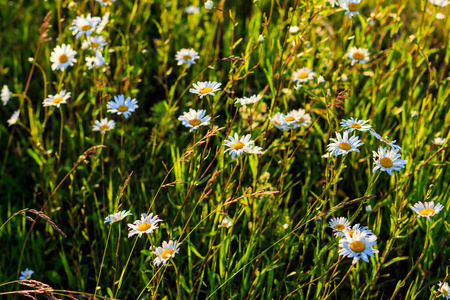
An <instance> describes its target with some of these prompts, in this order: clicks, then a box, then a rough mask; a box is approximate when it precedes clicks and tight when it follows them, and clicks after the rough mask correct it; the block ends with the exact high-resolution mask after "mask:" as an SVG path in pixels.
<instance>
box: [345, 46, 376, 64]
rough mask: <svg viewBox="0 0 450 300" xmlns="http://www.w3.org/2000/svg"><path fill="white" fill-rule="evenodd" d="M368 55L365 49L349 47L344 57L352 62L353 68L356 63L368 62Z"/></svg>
mask: <svg viewBox="0 0 450 300" xmlns="http://www.w3.org/2000/svg"><path fill="white" fill-rule="evenodd" d="M369 55H370V53H369V50H367V49H364V48H356V47H351V48H350V49H349V50H348V52H347V54H346V55H345V56H347V58H350V59H351V60H352V66H353V65H355V64H356V63H360V64H365V63H366V62H368V61H369Z"/></svg>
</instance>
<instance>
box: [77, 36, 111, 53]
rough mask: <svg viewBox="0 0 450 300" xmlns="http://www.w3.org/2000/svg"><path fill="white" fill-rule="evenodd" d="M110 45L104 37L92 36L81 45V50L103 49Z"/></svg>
mask: <svg viewBox="0 0 450 300" xmlns="http://www.w3.org/2000/svg"><path fill="white" fill-rule="evenodd" d="M107 44H108V43H107V42H106V39H105V37H104V36H102V35H96V36H90V37H88V38H87V39H86V40H84V41H83V43H82V44H81V49H84V50H86V49H91V50H95V49H103V48H105V46H106V45H107Z"/></svg>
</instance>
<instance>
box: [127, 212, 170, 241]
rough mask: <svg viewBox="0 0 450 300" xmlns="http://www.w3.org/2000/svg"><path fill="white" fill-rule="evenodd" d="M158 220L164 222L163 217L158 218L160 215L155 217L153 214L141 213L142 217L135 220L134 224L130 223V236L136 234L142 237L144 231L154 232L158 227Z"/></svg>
mask: <svg viewBox="0 0 450 300" xmlns="http://www.w3.org/2000/svg"><path fill="white" fill-rule="evenodd" d="M158 222H162V220H161V219H159V218H158V215H156V216H154V217H153V214H150V215H149V216H147V214H141V219H140V220H136V221H134V223H133V224H128V227H129V228H128V230H129V231H130V232H128V237H131V236H133V235H135V234H137V235H139V237H142V235H143V234H144V233H147V234H148V233H153V231H154V230H155V229H158V228H159V227H158Z"/></svg>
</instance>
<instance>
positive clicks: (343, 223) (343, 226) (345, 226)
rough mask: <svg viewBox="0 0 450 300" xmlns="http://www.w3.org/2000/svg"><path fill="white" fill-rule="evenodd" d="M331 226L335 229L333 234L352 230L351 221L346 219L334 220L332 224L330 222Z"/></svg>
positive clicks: (331, 221)
mask: <svg viewBox="0 0 450 300" xmlns="http://www.w3.org/2000/svg"><path fill="white" fill-rule="evenodd" d="M328 224H329V225H330V226H329V227H330V228H331V229H333V232H343V231H345V230H350V225H351V223H350V221H349V220H348V219H347V218H345V217H340V218H332V219H331V220H330V222H328Z"/></svg>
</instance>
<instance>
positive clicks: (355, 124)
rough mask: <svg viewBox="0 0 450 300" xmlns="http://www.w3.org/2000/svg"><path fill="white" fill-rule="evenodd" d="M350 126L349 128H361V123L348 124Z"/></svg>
mask: <svg viewBox="0 0 450 300" xmlns="http://www.w3.org/2000/svg"><path fill="white" fill-rule="evenodd" d="M350 127H351V128H361V125H359V124H358V123H353V124H350Z"/></svg>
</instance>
